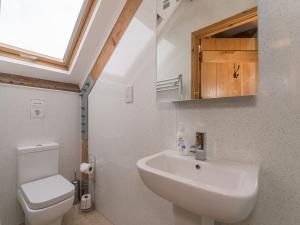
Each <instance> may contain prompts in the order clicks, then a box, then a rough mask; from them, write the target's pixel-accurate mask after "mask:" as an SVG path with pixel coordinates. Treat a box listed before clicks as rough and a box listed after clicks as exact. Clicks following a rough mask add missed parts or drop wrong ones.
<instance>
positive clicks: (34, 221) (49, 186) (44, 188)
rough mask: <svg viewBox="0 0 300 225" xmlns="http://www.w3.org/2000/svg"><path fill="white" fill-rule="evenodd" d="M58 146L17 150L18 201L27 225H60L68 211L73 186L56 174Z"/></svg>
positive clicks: (50, 145) (49, 145) (54, 144)
mask: <svg viewBox="0 0 300 225" xmlns="http://www.w3.org/2000/svg"><path fill="white" fill-rule="evenodd" d="M58 152H59V145H58V144H57V143H52V144H48V145H38V146H30V147H22V148H18V184H19V186H18V191H17V198H18V201H19V202H20V204H21V206H22V209H23V211H24V214H25V224H26V225H61V222H62V216H63V215H64V214H65V213H66V212H67V211H68V210H70V209H71V207H72V205H73V201H74V191H75V189H74V186H73V185H72V184H71V183H70V182H69V181H68V180H67V179H65V178H64V177H63V176H61V175H59V174H58V157H59V154H58Z"/></svg>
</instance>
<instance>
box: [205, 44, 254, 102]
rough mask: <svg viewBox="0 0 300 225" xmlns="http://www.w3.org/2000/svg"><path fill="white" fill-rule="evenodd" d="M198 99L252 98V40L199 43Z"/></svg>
mask: <svg viewBox="0 0 300 225" xmlns="http://www.w3.org/2000/svg"><path fill="white" fill-rule="evenodd" d="M200 56H201V57H200V59H201V63H200V72H201V98H223V97H235V96H249V95H256V92H257V83H258V69H257V67H258V64H257V62H258V51H257V39H256V38H221V39H218V38H209V39H202V40H201V55H200Z"/></svg>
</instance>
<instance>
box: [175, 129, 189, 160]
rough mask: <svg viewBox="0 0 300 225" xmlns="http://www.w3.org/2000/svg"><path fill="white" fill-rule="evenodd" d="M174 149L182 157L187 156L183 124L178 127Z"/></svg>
mask: <svg viewBox="0 0 300 225" xmlns="http://www.w3.org/2000/svg"><path fill="white" fill-rule="evenodd" d="M176 147H177V151H179V153H180V154H182V155H187V154H188V152H189V147H188V144H187V135H186V132H185V128H184V125H183V124H180V125H178V128H177V135H176Z"/></svg>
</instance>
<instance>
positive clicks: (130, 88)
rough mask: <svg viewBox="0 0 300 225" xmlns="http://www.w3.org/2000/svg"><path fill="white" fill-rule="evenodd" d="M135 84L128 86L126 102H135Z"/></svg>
mask: <svg viewBox="0 0 300 225" xmlns="http://www.w3.org/2000/svg"><path fill="white" fill-rule="evenodd" d="M133 99H134V98H133V86H127V87H126V93H125V103H133Z"/></svg>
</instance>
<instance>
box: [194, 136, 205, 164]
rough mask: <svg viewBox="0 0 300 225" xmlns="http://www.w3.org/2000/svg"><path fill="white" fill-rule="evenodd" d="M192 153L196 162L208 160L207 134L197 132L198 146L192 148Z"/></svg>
mask: <svg viewBox="0 0 300 225" xmlns="http://www.w3.org/2000/svg"><path fill="white" fill-rule="evenodd" d="M190 152H192V153H194V154H195V159H196V160H200V161H205V160H206V133H202V132H196V144H195V145H192V146H191V149H190Z"/></svg>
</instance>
